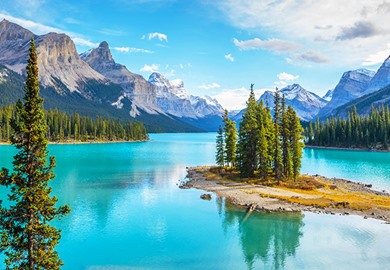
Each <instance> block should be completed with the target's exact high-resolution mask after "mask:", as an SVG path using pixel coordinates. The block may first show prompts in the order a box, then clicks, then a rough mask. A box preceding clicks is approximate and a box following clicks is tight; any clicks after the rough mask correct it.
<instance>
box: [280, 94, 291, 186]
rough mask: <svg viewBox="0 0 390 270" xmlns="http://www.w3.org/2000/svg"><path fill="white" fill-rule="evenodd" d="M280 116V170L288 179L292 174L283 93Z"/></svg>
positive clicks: (288, 127) (287, 122) (287, 121)
mask: <svg viewBox="0 0 390 270" xmlns="http://www.w3.org/2000/svg"><path fill="white" fill-rule="evenodd" d="M281 118H282V119H281V124H282V126H281V139H282V172H283V176H284V177H285V178H287V179H289V178H290V177H291V175H292V165H291V151H290V140H289V132H290V123H289V122H290V119H289V117H288V113H287V108H286V101H285V98H284V95H283V96H282V108H281Z"/></svg>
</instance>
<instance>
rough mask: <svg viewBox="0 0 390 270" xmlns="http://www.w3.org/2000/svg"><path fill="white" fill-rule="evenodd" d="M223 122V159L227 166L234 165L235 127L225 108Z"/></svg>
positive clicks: (235, 147)
mask: <svg viewBox="0 0 390 270" xmlns="http://www.w3.org/2000/svg"><path fill="white" fill-rule="evenodd" d="M223 122H224V130H225V159H226V160H225V161H226V165H227V166H229V165H230V166H232V167H234V162H235V160H236V149H237V145H236V144H237V129H236V123H235V122H234V121H232V120H231V119H229V116H228V111H227V110H225V114H224V116H223Z"/></svg>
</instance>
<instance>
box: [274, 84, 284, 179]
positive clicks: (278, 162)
mask: <svg viewBox="0 0 390 270" xmlns="http://www.w3.org/2000/svg"><path fill="white" fill-rule="evenodd" d="M280 114H281V109H280V95H279V92H278V88H276V89H275V101H274V127H275V128H274V133H275V137H274V148H273V150H274V153H273V154H274V172H275V179H276V181H277V182H278V183H279V180H280V179H281V176H282V155H281V146H280V120H281V119H280Z"/></svg>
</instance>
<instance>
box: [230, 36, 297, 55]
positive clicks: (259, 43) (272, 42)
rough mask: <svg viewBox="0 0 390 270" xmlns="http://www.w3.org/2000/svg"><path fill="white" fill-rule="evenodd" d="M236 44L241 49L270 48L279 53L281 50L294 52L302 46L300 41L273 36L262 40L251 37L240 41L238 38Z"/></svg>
mask: <svg viewBox="0 0 390 270" xmlns="http://www.w3.org/2000/svg"><path fill="white" fill-rule="evenodd" d="M233 43H234V45H236V46H237V47H239V48H240V49H241V50H259V49H262V50H268V51H274V52H277V53H281V52H293V51H296V50H297V49H299V48H300V47H301V45H299V44H298V43H295V42H291V41H286V40H281V39H275V38H271V39H268V40H261V39H259V38H254V39H249V40H243V41H239V40H238V39H236V38H234V39H233Z"/></svg>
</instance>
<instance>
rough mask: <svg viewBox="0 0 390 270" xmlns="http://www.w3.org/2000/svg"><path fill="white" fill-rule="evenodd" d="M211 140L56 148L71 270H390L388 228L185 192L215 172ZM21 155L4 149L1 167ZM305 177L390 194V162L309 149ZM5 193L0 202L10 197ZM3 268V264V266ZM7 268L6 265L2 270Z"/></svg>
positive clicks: (64, 252) (383, 156) (158, 139)
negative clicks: (253, 208) (194, 174)
mask: <svg viewBox="0 0 390 270" xmlns="http://www.w3.org/2000/svg"><path fill="white" fill-rule="evenodd" d="M215 135H216V134H214V133H206V134H155V135H151V141H149V142H144V143H110V144H82V145H50V147H49V148H50V154H51V155H54V156H55V157H56V159H57V168H56V169H55V173H56V175H57V178H56V179H55V180H54V181H53V182H52V186H53V193H54V194H56V195H57V196H58V198H59V203H61V204H64V203H68V204H69V205H70V207H71V209H72V212H71V213H70V214H69V215H68V216H67V217H66V218H64V219H63V220H61V221H60V222H57V223H56V226H58V227H59V228H61V229H62V239H61V243H60V245H59V247H58V251H59V253H60V256H61V258H62V259H63V261H64V262H65V265H64V267H63V269H66V270H78V269H88V270H103V269H106V270H129V269H385V268H386V267H388V266H389V265H390V248H389V243H390V225H386V224H383V223H381V222H379V221H376V220H371V219H368V220H364V219H363V218H361V217H356V216H331V215H317V214H312V213H303V214H288V215H287V214H266V213H254V214H252V215H251V216H250V218H249V219H247V220H245V221H244V216H245V211H244V210H241V209H237V208H235V207H233V206H231V205H229V204H226V203H225V201H224V200H222V199H220V198H216V197H215V196H213V199H212V200H211V201H204V200H201V199H200V198H199V196H200V195H201V194H202V191H198V190H181V189H179V188H178V183H179V181H181V180H183V179H184V178H185V175H186V170H185V167H186V166H195V165H203V164H214V155H215V143H214V141H215ZM14 153H15V150H14V148H13V147H12V146H1V147H0V166H6V167H8V168H10V167H11V162H12V156H13V154H14ZM302 172H303V173H310V174H321V175H325V176H329V177H342V178H347V179H351V180H358V181H362V182H367V183H372V184H374V187H376V188H378V189H387V190H390V154H388V153H371V152H369V153H367V152H354V151H335V150H318V149H316V150H314V149H306V150H305V151H304V158H303V167H302ZM5 194H6V192H5V190H4V189H2V190H0V196H1V197H0V198H1V199H3V200H4V198H5V197H6V195H5ZM0 259H1V261H3V260H4V258H3V257H1V256H0ZM2 268H4V264H0V269H2Z"/></svg>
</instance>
